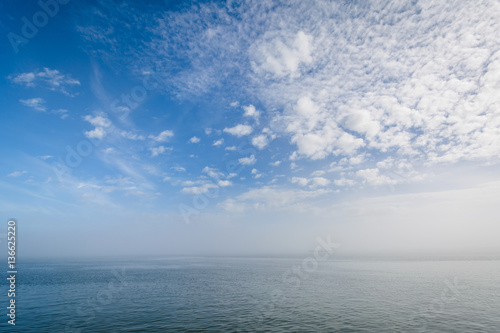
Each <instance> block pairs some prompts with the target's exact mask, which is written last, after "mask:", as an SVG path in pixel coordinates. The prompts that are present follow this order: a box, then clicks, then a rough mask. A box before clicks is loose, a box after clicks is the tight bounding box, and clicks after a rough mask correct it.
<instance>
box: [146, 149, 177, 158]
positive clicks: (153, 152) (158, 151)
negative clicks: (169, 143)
mask: <svg viewBox="0 0 500 333" xmlns="http://www.w3.org/2000/svg"><path fill="white" fill-rule="evenodd" d="M172 149H173V148H172V147H165V146H158V147H152V148H149V150H150V151H151V157H156V156H158V155H161V154H163V153H165V152H166V151H168V150H172Z"/></svg>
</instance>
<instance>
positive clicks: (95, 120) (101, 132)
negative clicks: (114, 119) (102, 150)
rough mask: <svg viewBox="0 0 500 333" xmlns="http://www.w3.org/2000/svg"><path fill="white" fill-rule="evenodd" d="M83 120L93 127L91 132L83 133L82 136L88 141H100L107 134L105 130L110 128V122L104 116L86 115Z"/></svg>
mask: <svg viewBox="0 0 500 333" xmlns="http://www.w3.org/2000/svg"><path fill="white" fill-rule="evenodd" d="M83 119H84V120H85V121H87V122H89V123H90V124H92V125H94V126H95V128H94V129H93V130H91V131H85V132H84V135H85V136H86V137H87V138H89V139H99V140H101V139H102V138H104V137H105V136H106V134H107V132H106V130H105V128H108V127H110V126H111V121H110V120H109V119H108V118H107V116H106V114H100V115H96V116H91V115H86V116H84V117H83Z"/></svg>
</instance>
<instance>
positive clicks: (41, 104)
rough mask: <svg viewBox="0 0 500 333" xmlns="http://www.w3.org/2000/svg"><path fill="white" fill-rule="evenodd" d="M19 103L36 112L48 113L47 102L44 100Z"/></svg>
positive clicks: (25, 100) (38, 99) (31, 99)
mask: <svg viewBox="0 0 500 333" xmlns="http://www.w3.org/2000/svg"><path fill="white" fill-rule="evenodd" d="M19 102H21V103H22V104H23V105H25V106H27V107H30V108H32V109H34V110H36V111H41V112H45V111H47V107H46V106H45V100H44V99H43V98H30V99H20V100H19Z"/></svg>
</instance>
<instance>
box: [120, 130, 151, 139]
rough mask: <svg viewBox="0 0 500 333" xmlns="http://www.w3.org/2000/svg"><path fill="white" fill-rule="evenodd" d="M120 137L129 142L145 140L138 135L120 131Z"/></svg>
mask: <svg viewBox="0 0 500 333" xmlns="http://www.w3.org/2000/svg"><path fill="white" fill-rule="evenodd" d="M120 135H121V136H122V137H124V138H126V139H129V140H134V141H137V140H145V137H144V136H143V135H138V134H137V133H133V132H129V131H121V132H120Z"/></svg>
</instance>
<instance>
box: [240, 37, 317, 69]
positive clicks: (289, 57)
mask: <svg viewBox="0 0 500 333" xmlns="http://www.w3.org/2000/svg"><path fill="white" fill-rule="evenodd" d="M311 40H312V36H311V35H308V34H306V33H304V32H303V31H299V32H297V33H296V34H295V36H293V35H284V34H283V32H282V31H269V32H267V33H265V34H264V36H263V37H262V39H260V40H258V41H256V42H255V43H254V44H253V45H252V46H251V48H250V54H251V64H252V67H253V69H254V71H256V72H258V73H263V74H267V73H269V74H271V75H273V76H275V77H284V76H292V77H296V76H300V67H301V66H303V65H307V64H310V63H311V62H312V61H313V58H312V55H311V52H312V43H311Z"/></svg>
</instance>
